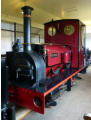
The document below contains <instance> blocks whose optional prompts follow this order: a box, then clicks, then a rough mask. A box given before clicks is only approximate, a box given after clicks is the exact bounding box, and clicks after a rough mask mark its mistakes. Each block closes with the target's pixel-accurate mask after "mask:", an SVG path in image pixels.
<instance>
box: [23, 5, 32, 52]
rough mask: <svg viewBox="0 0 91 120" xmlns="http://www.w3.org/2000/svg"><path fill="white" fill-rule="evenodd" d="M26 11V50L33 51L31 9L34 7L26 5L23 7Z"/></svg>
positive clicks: (24, 11)
mask: <svg viewBox="0 0 91 120" xmlns="http://www.w3.org/2000/svg"><path fill="white" fill-rule="evenodd" d="M21 9H22V10H23V13H24V52H29V51H31V11H32V10H33V8H32V7H29V6H24V7H22V8H21Z"/></svg>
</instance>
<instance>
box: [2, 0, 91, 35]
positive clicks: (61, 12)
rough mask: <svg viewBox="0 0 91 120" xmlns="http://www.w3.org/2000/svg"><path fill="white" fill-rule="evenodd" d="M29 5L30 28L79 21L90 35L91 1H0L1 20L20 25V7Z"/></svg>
mask: <svg viewBox="0 0 91 120" xmlns="http://www.w3.org/2000/svg"><path fill="white" fill-rule="evenodd" d="M25 5H29V6H31V7H33V8H34V11H33V12H32V26H34V27H40V28H43V24H44V23H46V22H48V21H50V20H52V19H54V20H58V19H70V18H73V19H74V18H76V19H80V20H81V21H83V22H84V23H85V24H86V25H87V32H88V33H89V32H90V33H91V0H2V1H1V10H2V11H1V15H2V16H1V19H2V20H3V21H10V22H17V23H22V21H23V19H22V11H21V7H22V6H25Z"/></svg>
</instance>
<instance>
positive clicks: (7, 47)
mask: <svg viewBox="0 0 91 120" xmlns="http://www.w3.org/2000/svg"><path fill="white" fill-rule="evenodd" d="M13 41H14V34H13V33H12V32H8V31H1V54H6V51H11V50H12V43H13Z"/></svg>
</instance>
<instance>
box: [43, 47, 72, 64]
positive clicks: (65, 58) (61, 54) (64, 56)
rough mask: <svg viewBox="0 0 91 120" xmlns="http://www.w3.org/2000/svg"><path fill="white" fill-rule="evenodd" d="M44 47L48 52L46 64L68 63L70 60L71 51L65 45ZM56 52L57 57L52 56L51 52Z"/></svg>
mask: <svg viewBox="0 0 91 120" xmlns="http://www.w3.org/2000/svg"><path fill="white" fill-rule="evenodd" d="M45 49H46V51H47V54H48V60H47V61H48V63H47V64H48V66H53V65H56V64H62V63H69V61H70V60H71V51H70V49H69V48H68V47H66V46H61V45H45ZM55 53H57V54H58V56H57V57H52V56H51V55H52V54H55Z"/></svg>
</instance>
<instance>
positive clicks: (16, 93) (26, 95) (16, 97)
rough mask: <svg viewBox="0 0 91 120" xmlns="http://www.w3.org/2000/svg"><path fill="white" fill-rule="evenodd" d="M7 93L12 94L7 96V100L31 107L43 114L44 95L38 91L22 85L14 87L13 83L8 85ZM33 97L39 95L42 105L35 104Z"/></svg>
mask: <svg viewBox="0 0 91 120" xmlns="http://www.w3.org/2000/svg"><path fill="white" fill-rule="evenodd" d="M9 93H11V94H13V95H12V96H10V97H9V100H10V101H11V102H13V103H15V104H18V105H20V106H24V107H26V108H29V109H32V110H34V111H36V112H39V113H41V114H44V112H45V97H44V94H43V93H39V92H36V91H33V90H29V89H25V88H22V87H16V86H15V85H9ZM35 97H39V98H40V99H41V101H42V106H38V105H36V104H35V102H34V98H35Z"/></svg>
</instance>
